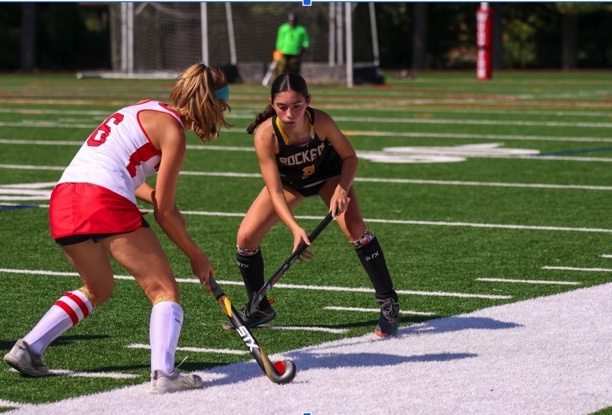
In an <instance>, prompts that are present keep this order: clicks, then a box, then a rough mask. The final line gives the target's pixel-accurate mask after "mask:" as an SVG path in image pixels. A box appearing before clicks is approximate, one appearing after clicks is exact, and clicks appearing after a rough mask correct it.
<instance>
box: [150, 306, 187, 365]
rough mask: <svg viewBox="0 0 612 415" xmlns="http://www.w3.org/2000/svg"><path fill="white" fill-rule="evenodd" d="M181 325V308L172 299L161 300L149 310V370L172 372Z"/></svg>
mask: <svg viewBox="0 0 612 415" xmlns="http://www.w3.org/2000/svg"><path fill="white" fill-rule="evenodd" d="M182 326H183V309H182V308H181V306H180V305H179V304H177V303H174V302H172V301H162V302H161V303H157V304H155V305H154V306H153V310H151V327H150V342H151V372H153V371H155V370H161V371H162V372H164V373H165V374H167V375H169V374H171V373H172V372H174V354H175V353H176V346H177V345H178V340H179V336H180V334H181V327H182Z"/></svg>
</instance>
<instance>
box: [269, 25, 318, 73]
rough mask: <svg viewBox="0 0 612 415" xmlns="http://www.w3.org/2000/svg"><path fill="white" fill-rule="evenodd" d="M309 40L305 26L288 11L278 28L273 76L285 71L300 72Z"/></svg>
mask: <svg viewBox="0 0 612 415" xmlns="http://www.w3.org/2000/svg"><path fill="white" fill-rule="evenodd" d="M309 45H310V40H309V39H308V32H307V31H306V28H305V27H304V26H302V25H299V24H298V23H297V16H296V15H295V14H293V13H290V14H289V15H288V16H287V22H285V23H283V24H282V25H281V26H280V27H279V28H278V35H277V37H276V51H275V52H274V60H275V61H278V63H277V65H276V70H275V73H274V78H276V77H277V76H278V75H280V74H282V73H285V72H295V73H300V66H301V63H302V56H303V55H304V53H305V52H306V50H307V49H308V46H309Z"/></svg>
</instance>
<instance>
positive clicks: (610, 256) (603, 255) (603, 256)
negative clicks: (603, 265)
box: [600, 254, 612, 258]
mask: <svg viewBox="0 0 612 415" xmlns="http://www.w3.org/2000/svg"><path fill="white" fill-rule="evenodd" d="M600 257H601V258H612V255H609V254H601V255H600Z"/></svg>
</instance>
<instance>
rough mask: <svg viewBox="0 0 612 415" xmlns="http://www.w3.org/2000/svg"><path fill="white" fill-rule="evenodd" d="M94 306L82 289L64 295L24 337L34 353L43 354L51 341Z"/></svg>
mask: <svg viewBox="0 0 612 415" xmlns="http://www.w3.org/2000/svg"><path fill="white" fill-rule="evenodd" d="M92 310H93V306H92V304H91V302H90V301H89V299H88V298H87V297H86V296H85V294H83V293H82V292H81V291H79V290H76V291H71V292H67V293H66V294H64V295H63V297H62V298H60V299H59V300H57V301H56V302H55V304H53V305H52V306H51V308H50V309H49V311H47V313H46V314H45V315H44V316H43V317H42V318H41V319H40V321H39V322H38V324H36V326H34V328H33V329H32V331H30V332H29V333H28V334H27V335H26V336H25V337H24V338H23V340H25V341H26V342H27V343H28V344H29V345H30V347H31V349H32V351H33V352H34V353H38V354H41V355H42V354H43V353H44V351H45V350H46V349H47V347H49V345H50V344H51V342H52V341H53V340H55V339H56V338H58V337H59V336H60V335H61V334H62V333H64V332H65V331H66V330H68V329H69V328H71V327H72V326H74V325H76V324H77V323H78V322H79V321H81V320H83V319H84V318H85V317H87V316H88V315H89V313H91V311H92Z"/></svg>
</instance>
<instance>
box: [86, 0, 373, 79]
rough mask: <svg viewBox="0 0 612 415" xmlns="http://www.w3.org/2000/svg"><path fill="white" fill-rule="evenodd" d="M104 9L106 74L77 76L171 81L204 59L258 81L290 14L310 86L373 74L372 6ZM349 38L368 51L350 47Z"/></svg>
mask: <svg viewBox="0 0 612 415" xmlns="http://www.w3.org/2000/svg"><path fill="white" fill-rule="evenodd" d="M109 9H110V19H111V20H110V26H111V28H110V29H111V54H112V56H111V62H112V72H110V73H105V74H103V73H83V72H82V73H80V74H77V76H80V77H85V76H102V77H114V78H120V77H122V78H147V77H149V78H150V77H158V78H161V77H163V78H174V77H176V74H177V72H178V71H180V70H181V69H183V68H185V67H187V66H189V65H191V64H192V63H194V62H204V63H206V64H208V65H210V66H216V67H222V68H224V69H226V73H228V72H229V73H228V76H229V77H230V78H234V77H235V78H236V79H235V80H238V81H242V82H256V83H261V80H262V79H263V76H264V74H265V72H266V69H267V67H268V66H269V64H270V61H271V60H272V53H273V51H274V49H275V43H276V34H277V30H278V27H279V26H280V25H281V24H282V23H284V22H285V21H286V20H287V15H288V14H289V13H294V14H295V15H297V18H298V23H299V24H301V25H303V26H304V27H305V28H306V29H307V31H308V35H309V37H310V47H309V48H308V51H307V52H306V54H305V55H304V57H303V63H302V75H304V77H305V78H306V79H307V80H308V82H309V83H344V82H345V83H346V84H347V86H349V87H352V86H353V84H354V83H363V82H362V81H363V79H362V78H364V76H363V73H364V72H363V71H362V73H361V75H360V72H359V71H360V70H361V69H360V68H367V69H368V70H369V71H370V72H375V73H376V74H379V56H378V37H377V33H376V32H377V30H376V14H375V4H374V3H350V2H332V3H323V2H319V3H317V2H316V1H315V2H312V5H311V6H302V5H300V4H299V3H298V4H295V3H290V2H252V1H249V2H236V3H233V2H217V1H212V2H203V3H197V2H182V3H169V2H135V3H110V4H109ZM364 16H365V18H364ZM355 36H360V40H361V43H360V44H361V45H363V44H364V43H365V44H368V47H360V48H358V49H359V50H353V39H354V37H355ZM364 36H366V37H367V38H368V39H365V42H364ZM231 72H234V73H231Z"/></svg>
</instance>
